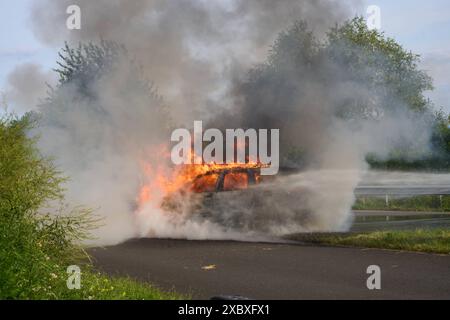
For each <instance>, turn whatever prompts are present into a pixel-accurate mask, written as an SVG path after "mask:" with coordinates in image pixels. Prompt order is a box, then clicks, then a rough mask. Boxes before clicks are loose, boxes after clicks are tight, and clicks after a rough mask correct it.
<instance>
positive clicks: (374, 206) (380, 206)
mask: <svg viewBox="0 0 450 320" xmlns="http://www.w3.org/2000/svg"><path fill="white" fill-rule="evenodd" d="M353 210H388V211H401V210H404V211H433V212H450V196H449V195H443V196H439V195H421V196H414V197H408V198H395V197H389V199H388V201H387V202H386V199H385V198H384V197H358V198H357V199H356V202H355V204H354V205H353Z"/></svg>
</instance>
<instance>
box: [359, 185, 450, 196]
mask: <svg viewBox="0 0 450 320" xmlns="http://www.w3.org/2000/svg"><path fill="white" fill-rule="evenodd" d="M355 195H357V196H385V195H390V196H415V195H450V185H448V186H421V187H409V186H358V187H357V188H356V189H355Z"/></svg>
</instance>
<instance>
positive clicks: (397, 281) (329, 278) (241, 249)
mask: <svg viewBox="0 0 450 320" xmlns="http://www.w3.org/2000/svg"><path fill="white" fill-rule="evenodd" d="M90 253H91V254H92V255H93V257H94V263H95V265H96V266H97V267H98V268H99V269H101V270H103V271H105V272H107V273H110V274H121V275H129V276H131V277H133V278H136V279H139V280H142V281H149V282H151V283H153V284H155V285H157V286H159V287H161V288H163V289H175V290H176V291H178V292H181V293H189V294H191V295H192V297H193V298H198V299H209V298H211V297H212V296H216V295H241V296H245V297H248V298H253V299H382V298H383V299H450V256H440V255H434V254H420V253H406V252H397V251H387V250H375V249H357V248H329V247H314V246H304V245H300V244H293V243H284V244H283V243H279V244H274V243H242V242H233V241H185V240H157V239H140V240H132V241H129V242H126V243H124V244H121V245H118V246H114V247H108V248H96V249H91V250H90ZM369 265H378V266H380V267H381V286H382V288H381V290H375V291H370V290H368V289H367V287H366V280H367V277H368V276H369V275H367V274H366V269H367V267H368V266H369Z"/></svg>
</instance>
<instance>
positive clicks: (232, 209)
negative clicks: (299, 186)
mask: <svg viewBox="0 0 450 320" xmlns="http://www.w3.org/2000/svg"><path fill="white" fill-rule="evenodd" d="M186 170H187V172H188V173H185V174H186V175H187V176H188V177H189V179H188V181H186V182H185V183H184V184H183V185H182V186H181V187H180V188H178V189H177V190H176V191H174V192H171V193H169V194H168V195H166V196H165V197H164V199H163V201H162V204H161V208H162V209H163V210H165V211H167V212H168V213H171V214H182V215H186V216H187V217H188V218H189V219H198V220H208V221H211V222H213V223H216V224H219V225H221V226H224V227H228V228H232V229H238V230H246V231H259V232H261V231H263V232H266V231H269V229H271V228H272V227H273V226H276V225H285V223H286V219H288V220H289V219H292V220H293V222H294V220H295V224H296V225H298V223H302V224H305V223H307V220H308V216H309V215H308V214H307V212H306V211H305V210H303V209H301V208H305V204H304V203H303V202H304V199H303V197H302V194H301V193H300V191H299V190H296V191H295V190H290V189H289V190H288V189H285V188H283V186H282V185H280V184H279V180H278V178H277V177H275V176H262V175H261V165H258V164H244V165H241V164H236V165H213V166H209V165H207V166H201V168H199V167H188V168H186ZM192 172H195V174H193V173H192ZM287 204H289V205H287ZM287 211H289V212H287ZM279 222H283V223H282V224H281V223H279Z"/></svg>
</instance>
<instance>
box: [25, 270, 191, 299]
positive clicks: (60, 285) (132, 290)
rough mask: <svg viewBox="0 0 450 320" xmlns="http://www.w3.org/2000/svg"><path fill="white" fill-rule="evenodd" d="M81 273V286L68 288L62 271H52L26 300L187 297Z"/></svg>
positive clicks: (115, 279) (134, 282)
mask: <svg viewBox="0 0 450 320" xmlns="http://www.w3.org/2000/svg"><path fill="white" fill-rule="evenodd" d="M87 268H88V271H85V272H82V273H81V281H80V282H81V287H80V289H72V290H70V289H68V288H67V284H66V280H67V277H68V274H67V273H66V272H65V270H62V269H59V270H53V271H55V272H50V273H49V274H47V275H46V279H45V284H44V285H39V286H34V287H33V288H32V290H31V291H32V292H31V294H30V293H29V294H28V295H27V299H37V300H47V299H49V300H55V299H56V300H177V299H187V298H189V297H187V296H182V295H180V294H178V293H175V292H173V291H172V292H164V291H161V290H160V289H158V288H156V287H154V286H152V285H151V284H148V283H145V282H138V281H136V280H133V279H131V278H125V277H110V276H107V275H105V274H103V273H100V272H95V271H93V270H90V269H91V268H90V266H87Z"/></svg>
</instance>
